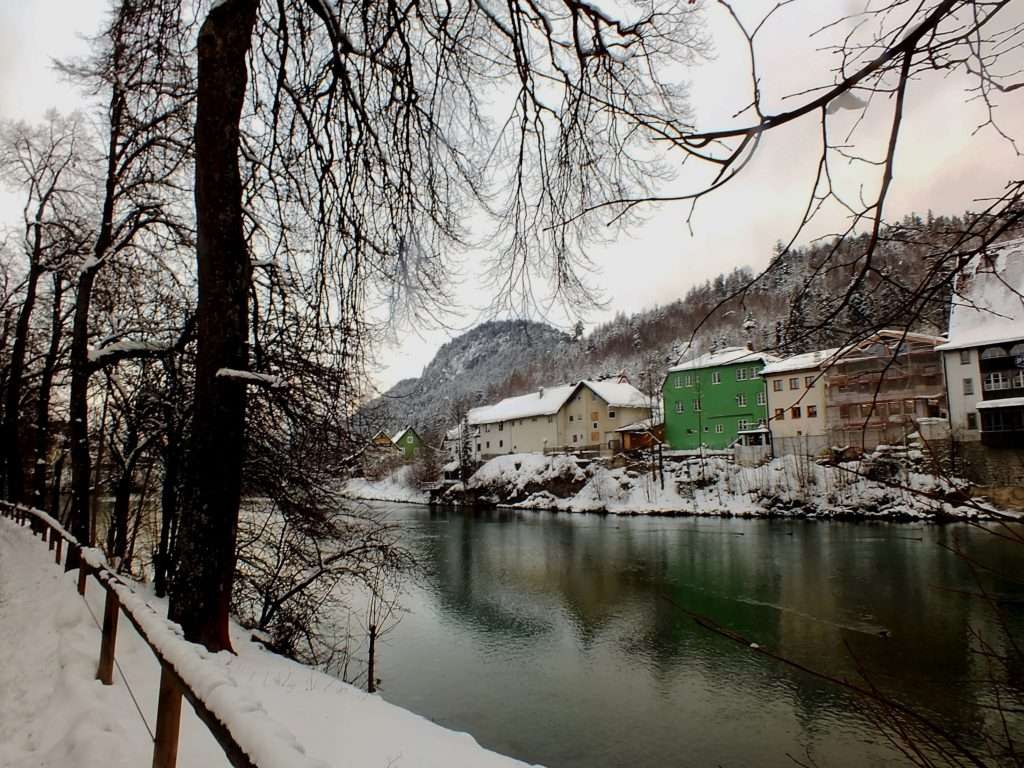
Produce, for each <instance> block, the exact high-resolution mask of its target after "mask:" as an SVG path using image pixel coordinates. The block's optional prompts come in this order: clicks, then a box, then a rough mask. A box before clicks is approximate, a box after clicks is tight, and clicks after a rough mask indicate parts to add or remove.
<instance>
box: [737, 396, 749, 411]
mask: <svg viewBox="0 0 1024 768" xmlns="http://www.w3.org/2000/svg"><path fill="white" fill-rule="evenodd" d="M746 404H747V396H746V395H744V394H743V393H742V392H741V393H740V394H738V395H736V405H738V406H739V407H740V408H743V407H744V406H745V405H746Z"/></svg>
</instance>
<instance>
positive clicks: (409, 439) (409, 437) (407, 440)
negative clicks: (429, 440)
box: [405, 435, 412, 445]
mask: <svg viewBox="0 0 1024 768" xmlns="http://www.w3.org/2000/svg"><path fill="white" fill-rule="evenodd" d="M405 442H406V443H407V444H409V445H412V435H409V436H408V437H407V438H405Z"/></svg>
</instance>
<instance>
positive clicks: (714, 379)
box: [711, 371, 722, 384]
mask: <svg viewBox="0 0 1024 768" xmlns="http://www.w3.org/2000/svg"><path fill="white" fill-rule="evenodd" d="M711 383H712V384H721V383H722V372H721V371H713V372H712V373H711Z"/></svg>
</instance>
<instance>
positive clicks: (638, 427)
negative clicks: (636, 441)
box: [615, 418, 661, 432]
mask: <svg viewBox="0 0 1024 768" xmlns="http://www.w3.org/2000/svg"><path fill="white" fill-rule="evenodd" d="M660 426H661V419H653V418H651V419H644V420H643V421H636V422H633V423H632V424H627V425H626V426H624V427H619V428H618V429H616V430H615V431H616V432H646V431H647V430H650V429H653V428H655V427H660Z"/></svg>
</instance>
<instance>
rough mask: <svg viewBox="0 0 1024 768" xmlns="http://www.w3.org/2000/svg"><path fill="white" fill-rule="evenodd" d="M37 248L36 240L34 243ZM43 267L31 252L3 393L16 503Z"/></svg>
mask: <svg viewBox="0 0 1024 768" xmlns="http://www.w3.org/2000/svg"><path fill="white" fill-rule="evenodd" d="M36 230H37V232H38V230H39V227H36ZM37 247H38V242H37ZM41 275H42V269H41V268H40V267H39V261H38V254H34V255H33V259H32V264H31V266H30V267H29V271H28V280H27V282H26V284H25V300H24V302H23V303H22V305H21V310H20V311H19V312H18V320H17V322H16V323H15V326H14V343H13V345H12V347H11V360H10V363H9V366H10V368H9V371H8V375H7V390H6V392H5V393H4V418H3V427H2V430H0V431H2V439H3V459H4V469H5V476H6V480H7V499H8V500H9V501H13V502H15V503H21V502H23V501H24V500H25V467H24V462H23V461H22V457H21V449H20V441H19V439H18V438H19V434H20V432H21V430H20V429H19V426H20V425H19V422H20V420H21V419H20V416H21V391H22V385H23V383H24V380H25V350H26V349H27V347H28V331H29V325H30V323H31V320H32V311H33V310H34V309H35V305H36V290H37V288H38V285H39V278H40V276H41Z"/></svg>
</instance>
